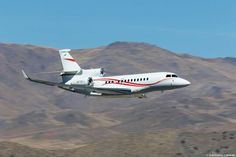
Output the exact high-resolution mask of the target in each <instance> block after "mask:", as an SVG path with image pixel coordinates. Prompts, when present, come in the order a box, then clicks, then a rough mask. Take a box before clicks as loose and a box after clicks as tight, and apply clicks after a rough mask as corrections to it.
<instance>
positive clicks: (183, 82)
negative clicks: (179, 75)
mask: <svg viewBox="0 0 236 157" xmlns="http://www.w3.org/2000/svg"><path fill="white" fill-rule="evenodd" d="M181 83H182V85H183V86H189V85H190V84H191V82H189V81H188V80H185V79H182V81H181Z"/></svg>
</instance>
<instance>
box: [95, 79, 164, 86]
mask: <svg viewBox="0 0 236 157" xmlns="http://www.w3.org/2000/svg"><path fill="white" fill-rule="evenodd" d="M165 80H168V79H167V78H165V79H162V80H159V81H157V82H154V83H149V84H142V83H134V82H120V83H118V81H121V80H118V79H114V78H100V79H95V81H114V82H113V83H108V84H120V85H126V86H135V87H145V86H151V85H154V84H158V83H161V82H163V81H165ZM123 81H124V80H123Z"/></svg>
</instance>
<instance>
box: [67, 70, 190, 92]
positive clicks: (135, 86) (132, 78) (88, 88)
mask: <svg viewBox="0 0 236 157" xmlns="http://www.w3.org/2000/svg"><path fill="white" fill-rule="evenodd" d="M81 77H82V76H81V75H75V76H74V77H73V78H72V79H71V80H70V81H68V82H67V83H65V84H67V85H68V86H70V87H72V88H71V89H72V90H74V92H78V93H82V94H87V95H94V96H106V95H124V94H129V95H130V94H135V93H147V92H151V91H164V90H171V89H176V88H181V87H185V86H188V85H190V82H189V81H187V80H185V79H183V78H179V77H178V76H177V75H176V74H174V73H170V72H156V73H143V74H132V75H119V76H108V77H93V78H92V80H93V81H92V83H91V84H90V85H81V82H78V81H80V80H81Z"/></svg>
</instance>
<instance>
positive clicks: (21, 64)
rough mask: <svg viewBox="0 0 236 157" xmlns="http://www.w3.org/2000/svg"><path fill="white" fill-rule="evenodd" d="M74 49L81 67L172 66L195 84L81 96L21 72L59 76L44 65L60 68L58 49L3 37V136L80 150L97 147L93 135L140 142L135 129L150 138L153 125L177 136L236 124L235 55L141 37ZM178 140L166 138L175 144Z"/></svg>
mask: <svg viewBox="0 0 236 157" xmlns="http://www.w3.org/2000/svg"><path fill="white" fill-rule="evenodd" d="M71 54H72V55H73V56H74V57H75V58H76V60H77V61H78V62H79V64H80V66H81V67H82V68H97V67H103V68H104V69H105V71H106V75H116V74H129V73H142V72H156V71H170V72H175V73H177V74H178V75H179V76H180V77H183V78H186V79H187V80H190V82H191V83H192V84H191V86H189V87H186V88H182V89H177V90H173V91H165V92H164V93H161V92H153V93H149V94H147V97H148V98H146V99H136V98H115V99H114V98H98V97H84V96H82V95H79V94H76V93H71V92H68V91H64V90H61V89H58V88H55V87H49V86H45V85H39V84H34V83H32V82H29V81H27V80H25V79H24V78H23V76H22V74H21V69H24V70H25V71H26V72H27V73H28V74H29V75H30V76H32V77H38V78H42V79H48V80H52V81H60V77H59V76H58V74H45V73H41V72H45V71H46V72H48V71H58V70H61V63H60V59H59V55H58V49H55V48H47V47H39V46H33V45H18V44H9V43H1V44H0V72H1V77H0V139H1V141H11V142H16V143H20V144H24V145H28V146H30V147H34V149H38V148H47V149H61V148H70V149H71V148H77V147H79V148H81V149H78V150H73V151H77V152H78V151H82V152H83V149H86V150H87V149H88V150H90V149H93V147H96V148H94V149H93V150H94V151H95V150H97V147H98V145H96V143H99V142H100V141H104V140H105V141H108V143H109V140H111V141H113V140H114V141H118V142H112V144H113V143H114V148H112V150H113V153H118V152H116V151H118V148H119V149H120V148H122V147H121V145H123V142H125V141H123V140H125V139H127V143H128V144H127V145H129V144H130V147H131V148H132V147H136V146H135V145H134V143H136V142H134V141H136V140H134V139H133V140H134V141H132V137H135V139H138V138H139V137H140V139H145V140H146V136H148V139H150V138H149V132H151V135H150V136H151V137H152V136H153V134H154V135H156V133H157V132H158V133H159V132H161V133H163V136H165V134H164V133H165V130H169V132H171V134H174V135H175V138H173V139H176V140H177V139H178V138H177V137H179V136H181V133H185V132H189V134H193V135H195V134H204V135H206V136H207V135H208V134H211V133H212V132H214V131H219V132H224V131H234V130H236V125H235V123H236V116H235V115H236V104H235V102H236V101H235V100H236V98H235V97H236V64H235V61H236V59H235V58H230V57H228V58H213V59H206V58H201V57H196V56H191V55H187V54H176V53H173V52H170V51H168V50H166V49H162V48H159V47H157V46H155V45H150V44H147V43H137V42H114V43H111V44H109V45H107V46H102V47H97V48H91V49H77V50H73V51H72V53H71ZM166 136H168V132H167V133H166ZM141 137H142V138H141ZM158 137H159V134H158ZM199 137H201V138H202V137H203V136H200V135H199ZM141 141H142V140H141ZM141 141H137V143H140V142H141ZM167 141H168V140H167ZM132 142H134V143H132ZM175 142H176V141H175V140H173V141H169V143H170V145H173V144H174V143H175ZM105 143H106V142H105ZM154 143H155V141H154ZM146 144H147V145H148V144H149V143H148V140H146ZM9 145H11V144H9ZM13 145H15V144H13ZM101 145H103V144H101ZM105 145H106V144H105ZM109 145H110V144H109ZM141 147H143V148H139V147H138V146H137V149H138V150H140V152H139V154H142V152H141V150H143V153H144V154H145V153H146V154H147V153H148V152H145V149H147V148H146V147H144V146H141ZM98 148H99V147H98ZM116 148H117V149H116ZM155 148H156V146H155V145H154V147H153V149H155ZM164 148H165V149H167V147H164ZM164 148H163V151H164ZM171 148H172V147H171ZM101 149H103V148H101ZM104 149H105V148H104ZM122 149H123V148H122ZM129 149H130V148H127V151H129ZM173 149H174V146H173ZM175 149H176V151H177V150H178V149H177V148H175ZM212 149H213V148H212ZM158 150H159V149H158ZM85 152H86V151H85ZM0 153H1V151H0ZM71 153H72V152H71ZM110 153H112V152H110ZM175 153H178V152H175ZM108 154H109V153H108ZM144 154H143V155H144ZM109 155H111V154H109ZM171 155H173V154H170V156H171ZM175 155H178V154H175ZM182 155H183V152H182ZM103 156H104V154H103ZM144 156H145V155H144Z"/></svg>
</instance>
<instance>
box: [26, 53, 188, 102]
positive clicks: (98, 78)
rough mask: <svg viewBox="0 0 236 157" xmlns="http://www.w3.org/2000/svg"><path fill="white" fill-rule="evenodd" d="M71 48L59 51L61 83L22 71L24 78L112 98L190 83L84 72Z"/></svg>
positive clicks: (160, 75) (160, 76)
mask: <svg viewBox="0 0 236 157" xmlns="http://www.w3.org/2000/svg"><path fill="white" fill-rule="evenodd" d="M69 52H70V49H63V50H59V54H60V57H61V62H62V67H63V71H62V72H61V74H60V75H61V76H62V82H60V83H56V82H50V81H45V80H38V79H32V78H30V77H29V76H28V75H26V73H25V72H24V71H23V70H22V73H23V75H24V77H25V78H26V79H27V80H30V81H32V82H36V83H41V84H45V85H49V86H57V87H59V88H62V89H65V90H68V91H72V92H76V93H80V94H84V95H89V96H110V97H124V96H125V97H139V98H144V97H146V96H145V94H144V93H147V92H152V91H165V90H171V89H176V88H182V87H186V86H188V85H190V84H191V83H190V82H189V81H187V80H185V79H183V78H180V77H178V76H177V75H176V74H174V73H171V72H155V73H143V74H131V75H119V76H106V77H105V76H104V70H103V68H98V69H81V68H80V66H79V65H78V64H77V63H76V61H75V59H74V58H73V57H72V56H71V55H70V54H69Z"/></svg>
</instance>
